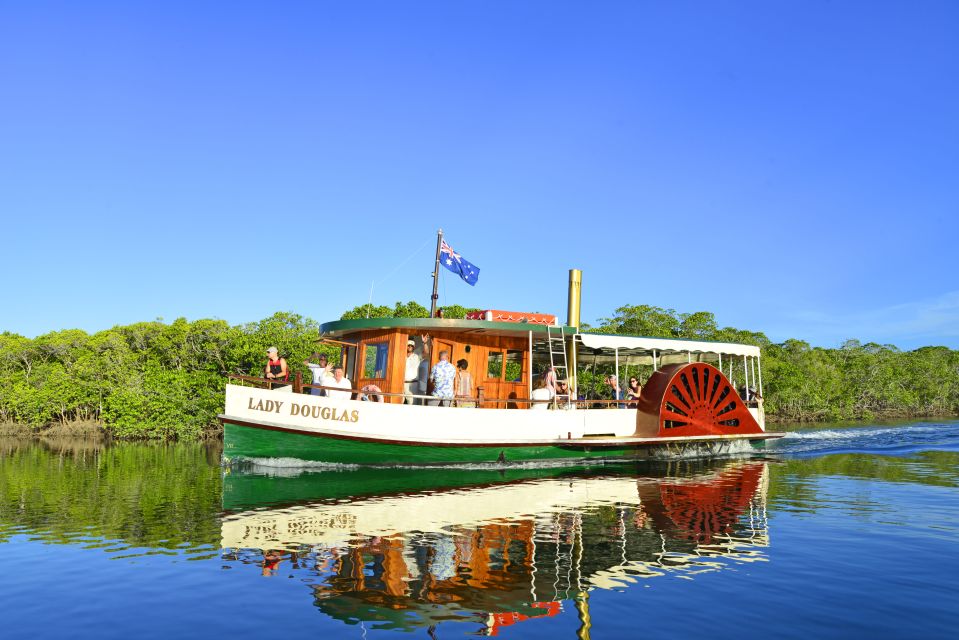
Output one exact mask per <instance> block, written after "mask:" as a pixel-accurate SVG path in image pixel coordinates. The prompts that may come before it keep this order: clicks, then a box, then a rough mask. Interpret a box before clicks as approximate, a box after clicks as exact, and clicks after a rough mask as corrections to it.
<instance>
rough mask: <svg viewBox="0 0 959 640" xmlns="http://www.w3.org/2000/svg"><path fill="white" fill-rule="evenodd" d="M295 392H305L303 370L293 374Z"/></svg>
mask: <svg viewBox="0 0 959 640" xmlns="http://www.w3.org/2000/svg"><path fill="white" fill-rule="evenodd" d="M293 393H303V372H302V371H297V372H296V375H295V376H293Z"/></svg>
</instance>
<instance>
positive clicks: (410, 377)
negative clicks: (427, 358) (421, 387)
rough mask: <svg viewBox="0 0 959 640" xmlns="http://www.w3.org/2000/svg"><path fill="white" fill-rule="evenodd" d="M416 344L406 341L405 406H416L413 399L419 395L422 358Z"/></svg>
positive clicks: (412, 341)
mask: <svg viewBox="0 0 959 640" xmlns="http://www.w3.org/2000/svg"><path fill="white" fill-rule="evenodd" d="M414 349H416V342H415V341H414V340H407V341H406V369H405V370H404V373H403V404H416V399H415V398H414V397H413V396H414V395H416V394H417V393H418V389H417V387H418V384H417V377H418V375H419V370H420V360H421V358H420V357H419V356H418V355H416V352H415V351H414Z"/></svg>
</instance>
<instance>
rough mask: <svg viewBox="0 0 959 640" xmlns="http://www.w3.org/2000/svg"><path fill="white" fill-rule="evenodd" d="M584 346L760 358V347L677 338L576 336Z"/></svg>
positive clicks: (592, 334) (606, 335)
mask: <svg viewBox="0 0 959 640" xmlns="http://www.w3.org/2000/svg"><path fill="white" fill-rule="evenodd" d="M576 335H577V336H578V337H579V339H580V341H581V342H582V343H583V346H585V347H589V348H591V349H643V350H646V351H652V350H653V349H655V350H656V351H661V352H666V353H669V352H676V353H685V352H690V353H721V354H723V355H733V356H748V357H750V358H758V357H759V352H760V351H759V347H756V346H753V345H751V344H736V343H733V342H708V341H706V340H681V339H677V338H639V337H635V336H617V335H611V334H603V333H578V334H576Z"/></svg>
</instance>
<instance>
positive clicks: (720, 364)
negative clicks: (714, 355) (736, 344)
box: [719, 353, 723, 373]
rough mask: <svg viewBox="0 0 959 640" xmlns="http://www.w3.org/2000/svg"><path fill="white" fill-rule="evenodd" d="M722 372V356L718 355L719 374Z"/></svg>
mask: <svg viewBox="0 0 959 640" xmlns="http://www.w3.org/2000/svg"><path fill="white" fill-rule="evenodd" d="M722 372H723V354H721V353H720V354H719V373H722Z"/></svg>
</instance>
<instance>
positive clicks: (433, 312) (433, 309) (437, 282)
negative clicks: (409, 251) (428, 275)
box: [430, 229, 443, 318]
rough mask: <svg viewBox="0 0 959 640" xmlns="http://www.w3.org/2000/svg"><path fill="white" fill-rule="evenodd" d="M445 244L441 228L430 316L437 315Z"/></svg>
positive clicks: (437, 240)
mask: <svg viewBox="0 0 959 640" xmlns="http://www.w3.org/2000/svg"><path fill="white" fill-rule="evenodd" d="M442 246H443V230H442V229H440V230H439V231H437V232H436V262H435V264H434V265H433V297H432V298H431V300H432V302H431V303H430V317H431V318H435V317H436V299H437V298H439V294H437V293H436V291H437V289H438V288H439V286H440V248H441V247H442Z"/></svg>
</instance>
